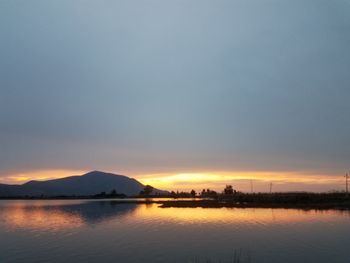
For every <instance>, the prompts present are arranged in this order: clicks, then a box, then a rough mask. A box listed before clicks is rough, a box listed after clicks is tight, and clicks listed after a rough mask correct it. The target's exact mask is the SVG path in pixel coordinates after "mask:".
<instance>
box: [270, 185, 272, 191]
mask: <svg viewBox="0 0 350 263" xmlns="http://www.w3.org/2000/svg"><path fill="white" fill-rule="evenodd" d="M271 193H272V182H270V194H271Z"/></svg>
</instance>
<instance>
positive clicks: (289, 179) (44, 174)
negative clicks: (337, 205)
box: [0, 170, 344, 192]
mask: <svg viewBox="0 0 350 263" xmlns="http://www.w3.org/2000/svg"><path fill="white" fill-rule="evenodd" d="M86 172H87V171H84V170H40V171H30V172H23V173H14V174H10V175H8V176H5V177H1V181H0V183H8V184H23V183H25V182H28V181H31V180H39V181H40V180H50V179H58V178H63V177H67V176H73V175H82V174H84V173H86ZM116 173H118V172H116ZM127 175H128V174H127ZM128 176H129V177H133V178H135V179H137V180H139V181H140V182H141V183H143V184H149V185H152V186H154V187H156V188H159V189H163V190H169V191H177V190H179V191H190V190H191V189H195V190H196V191H200V190H201V189H204V188H205V189H206V188H210V189H213V190H216V191H221V190H222V189H223V188H224V186H225V185H226V184H231V185H233V187H234V188H235V189H237V190H239V191H247V192H249V191H251V187H252V186H253V188H254V189H253V191H261V192H266V191H268V190H269V189H268V185H269V184H270V182H272V183H273V191H331V190H343V188H344V180H343V176H342V175H325V174H311V173H307V172H305V173H303V172H276V171H272V172H268V171H263V172H261V171H250V172H249V171H218V172H215V171H210V172H178V173H176V172H173V173H158V174H129V175H128Z"/></svg>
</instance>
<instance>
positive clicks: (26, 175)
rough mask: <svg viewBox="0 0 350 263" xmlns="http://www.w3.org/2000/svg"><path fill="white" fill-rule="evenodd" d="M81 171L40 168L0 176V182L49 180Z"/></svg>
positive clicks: (18, 182) (78, 173) (14, 182)
mask: <svg viewBox="0 0 350 263" xmlns="http://www.w3.org/2000/svg"><path fill="white" fill-rule="evenodd" d="M83 173H84V171H82V170H40V171H30V172H23V173H13V174H10V175H7V176H3V177H1V183H8V184H23V183H26V182H28V181H31V180H38V181H42V180H51V179H58V178H63V177H67V176H72V175H81V174H83Z"/></svg>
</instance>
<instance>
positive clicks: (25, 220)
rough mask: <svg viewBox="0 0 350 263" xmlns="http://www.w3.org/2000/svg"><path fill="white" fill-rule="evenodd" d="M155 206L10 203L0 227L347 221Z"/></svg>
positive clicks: (326, 214) (321, 214)
mask: <svg viewBox="0 0 350 263" xmlns="http://www.w3.org/2000/svg"><path fill="white" fill-rule="evenodd" d="M158 206H159V205H158V204H143V205H138V204H133V203H120V202H115V201H113V200H110V201H79V200H73V201H14V202H11V201H9V202H5V203H4V202H3V203H0V208H1V215H0V220H1V221H2V224H4V225H6V227H7V228H9V229H14V228H28V229H41V230H46V231H50V230H52V231H57V230H62V229H71V228H77V227H81V226H84V225H97V224H101V223H103V222H105V221H108V220H121V219H122V218H124V217H127V218H128V221H129V222H131V221H134V222H135V223H137V222H148V221H152V220H157V221H161V222H169V223H180V224H248V223H249V224H295V223H298V222H304V223H307V222H313V221H318V222H320V221H324V222H332V221H337V220H340V219H343V220H348V219H349V217H350V213H349V212H348V211H336V210H329V211H315V210H310V211H305V210H296V209H266V208H258V209H254V208H246V209H238V208H220V209H215V208H159V207H158Z"/></svg>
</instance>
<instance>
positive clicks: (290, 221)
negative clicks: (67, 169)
mask: <svg viewBox="0 0 350 263" xmlns="http://www.w3.org/2000/svg"><path fill="white" fill-rule="evenodd" d="M235 251H236V253H239V251H241V253H242V259H243V262H244V261H245V260H247V262H248V261H249V258H250V259H251V260H250V262H252V263H255V262H269V263H274V262H278V263H280V262H283V263H289V262H293V263H295V262H317V263H322V262H327V263H329V262H344V263H345V262H346V263H348V262H350V255H349V251H350V215H349V213H348V212H339V211H325V212H316V211H308V212H306V211H301V210H285V209H225V208H220V209H202V208H163V209H162V208H158V205H156V204H154V205H153V204H152V205H144V204H142V205H136V204H113V202H111V201H87V200H83V201H79V200H74V201H0V262H1V263H5V262H25V263H30V262H64V263H69V262H74V263H76V262H204V261H205V260H213V261H214V262H218V261H220V260H221V262H230V260H231V259H232V258H233V254H234V253H235Z"/></svg>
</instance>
